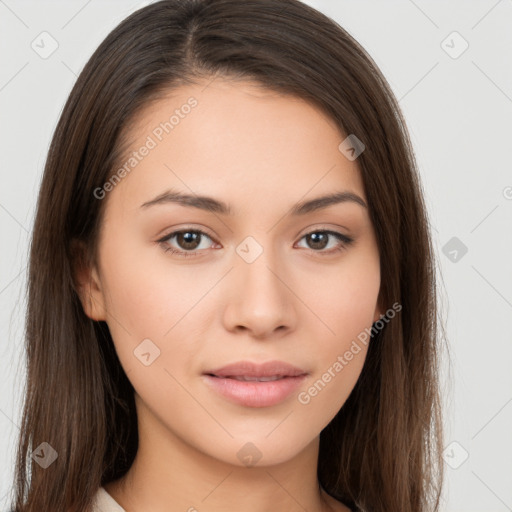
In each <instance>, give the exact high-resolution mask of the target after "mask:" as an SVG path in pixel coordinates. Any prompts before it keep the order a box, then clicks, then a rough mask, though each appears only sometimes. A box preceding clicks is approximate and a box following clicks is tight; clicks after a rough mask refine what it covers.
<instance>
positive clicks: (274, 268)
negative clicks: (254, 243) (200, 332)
mask: <svg viewBox="0 0 512 512" xmlns="http://www.w3.org/2000/svg"><path fill="white" fill-rule="evenodd" d="M236 258H238V261H237V262H236V265H235V268H234V269H233V270H232V272H231V273H230V274H231V277H230V280H229V286H230V288H231V289H230V290H229V291H228V292H227V296H228V297H229V299H228V302H227V303H226V308H225V312H224V324H225V327H226V329H227V330H229V331H231V332H236V331H243V332H245V331H247V332H248V333H249V334H250V335H251V336H252V337H253V338H258V339H263V338H269V337H272V336H274V337H275V336H282V335H284V334H286V333H287V332H290V331H292V330H294V329H295V325H296V322H297V318H298V317H297V311H296V302H297V301H296V299H295V295H294V293H293V290H292V287H291V286H290V283H289V281H290V277H289V273H286V272H285V269H284V265H283V264H282V262H278V261H277V260H276V258H275V257H274V256H273V254H272V252H271V251H270V250H268V249H266V248H265V249H264V250H263V252H262V253H261V254H260V255H259V256H258V257H257V258H256V260H254V261H252V262H251V263H249V262H247V261H245V260H244V259H243V258H240V257H239V256H238V255H236ZM287 276H288V278H287Z"/></svg>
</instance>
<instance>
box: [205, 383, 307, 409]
mask: <svg viewBox="0 0 512 512" xmlns="http://www.w3.org/2000/svg"><path fill="white" fill-rule="evenodd" d="M203 377H204V378H205V380H206V382H207V383H208V385H209V386H210V387H211V388H212V389H213V390H214V391H216V392H217V393H219V394H221V395H223V396H225V397H226V398H228V399H229V400H231V401H233V402H235V403H237V404H240V405H244V406H246V407H270V406H272V405H277V404H278V403H280V402H282V401H283V400H285V399H286V398H288V397H289V396H290V395H291V394H292V393H293V392H294V391H295V390H296V389H297V388H298V387H299V386H300V385H301V384H302V382H304V379H305V378H306V375H300V376H298V377H284V378H282V379H279V380H271V381H266V382H262V381H241V380H236V379H230V378H225V377H213V376H211V375H203Z"/></svg>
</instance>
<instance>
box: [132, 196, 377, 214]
mask: <svg viewBox="0 0 512 512" xmlns="http://www.w3.org/2000/svg"><path fill="white" fill-rule="evenodd" d="M348 202H350V203H355V204H358V205H360V206H362V207H363V208H368V207H367V205H366V203H365V202H364V200H363V199H362V198H361V197H359V196H358V195H357V194H354V193H353V192H349V191H341V192H335V193H332V194H328V195H325V196H321V197H317V198H315V199H311V200H309V201H301V202H299V203H297V204H296V205H294V206H293V207H292V209H291V211H290V214H291V215H294V216H295V215H305V214H307V213H311V212H313V211H316V210H321V209H323V208H327V207H328V206H331V205H334V204H339V203H348ZM168 203H176V204H180V205H182V206H188V207H192V208H199V209H200V210H206V211H209V212H214V213H219V214H222V215H232V214H233V211H232V210H231V208H230V206H229V205H228V204H226V203H224V202H223V201H219V200H218V199H214V198H213V197H208V196H198V195H190V194H184V193H182V192H179V191H175V190H168V191H166V192H164V193H163V194H160V195H159V196H157V197H155V198H154V199H152V200H151V201H147V202H145V203H143V204H142V205H141V208H148V207H150V206H155V205H162V204H168Z"/></svg>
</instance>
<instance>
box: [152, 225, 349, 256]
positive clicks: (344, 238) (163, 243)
mask: <svg viewBox="0 0 512 512" xmlns="http://www.w3.org/2000/svg"><path fill="white" fill-rule="evenodd" d="M180 233H199V234H200V235H201V237H202V236H206V237H207V238H209V239H210V240H212V241H213V242H215V240H213V239H212V237H211V236H210V235H208V234H207V233H205V232H204V231H201V230H200V229H180V230H179V231H173V232H172V233H169V234H168V235H166V236H165V237H163V238H161V239H160V240H158V243H160V245H161V246H162V248H163V250H164V251H165V252H170V253H171V254H176V255H180V256H184V257H190V256H197V255H198V253H200V252H203V250H202V249H201V250H199V251H197V250H196V251H182V250H179V249H175V248H174V247H172V246H169V245H168V244H167V242H168V241H169V240H171V239H172V238H174V237H175V236H176V235H179V234H180ZM313 233H325V234H329V235H332V236H334V237H335V238H337V239H338V240H339V241H340V242H341V245H340V246H338V247H336V248H334V249H330V250H328V251H324V250H315V249H309V250H310V251H311V252H313V253H316V254H320V255H321V256H328V255H332V254H334V253H338V252H341V251H343V250H345V249H346V248H347V247H348V246H350V245H351V244H352V243H353V242H354V239H353V238H351V237H348V236H346V235H342V234H341V233H338V232H337V231H330V230H326V229H324V230H322V229H316V230H314V231H310V232H309V233H305V234H304V235H303V236H302V237H301V240H302V239H303V238H305V237H306V236H308V235H312V234H313Z"/></svg>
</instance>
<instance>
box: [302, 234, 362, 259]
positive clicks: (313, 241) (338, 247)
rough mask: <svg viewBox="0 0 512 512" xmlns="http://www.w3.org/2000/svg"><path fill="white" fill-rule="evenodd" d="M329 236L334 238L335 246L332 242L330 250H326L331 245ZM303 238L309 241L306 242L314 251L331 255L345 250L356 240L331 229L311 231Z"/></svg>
mask: <svg viewBox="0 0 512 512" xmlns="http://www.w3.org/2000/svg"><path fill="white" fill-rule="evenodd" d="M329 238H331V240H332V239H334V247H333V246H332V244H331V247H330V248H329V250H324V249H325V248H326V247H327V246H328V245H329ZM302 239H305V240H306V241H307V242H306V243H307V244H308V245H309V247H306V248H311V249H312V250H313V251H314V252H317V253H319V254H321V255H330V254H333V253H337V252H339V251H343V250H344V249H346V248H347V247H348V246H349V245H350V244H351V243H353V241H354V239H353V238H350V237H348V236H346V235H343V234H341V233H338V232H337V231H330V230H317V231H310V232H309V233H307V234H305V235H304V236H303V237H302V238H301V240H302Z"/></svg>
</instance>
